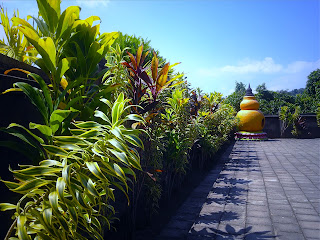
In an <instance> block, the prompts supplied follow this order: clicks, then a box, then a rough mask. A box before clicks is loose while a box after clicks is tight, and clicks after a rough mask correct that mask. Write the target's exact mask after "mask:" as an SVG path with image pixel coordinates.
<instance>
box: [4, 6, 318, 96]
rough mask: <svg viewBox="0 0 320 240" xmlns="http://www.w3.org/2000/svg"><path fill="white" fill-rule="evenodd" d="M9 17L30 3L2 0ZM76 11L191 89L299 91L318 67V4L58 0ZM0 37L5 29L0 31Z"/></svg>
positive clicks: (32, 12) (34, 11)
mask: <svg viewBox="0 0 320 240" xmlns="http://www.w3.org/2000/svg"><path fill="white" fill-rule="evenodd" d="M0 2H2V3H3V5H4V7H5V8H7V9H8V13H9V15H10V14H11V13H12V12H13V9H14V8H18V9H19V11H20V16H21V17H24V16H26V15H29V14H30V15H37V7H36V1H35V0H24V1H14V0H2V1H1V0H0ZM70 5H78V6H80V7H81V8H82V10H81V18H82V19H84V18H86V17H88V16H90V15H96V16H99V17H100V18H101V20H102V22H101V31H102V32H111V31H121V32H123V33H127V34H130V35H132V34H135V35H136V36H141V37H143V38H147V39H149V40H151V45H152V46H153V47H154V48H155V49H158V50H159V51H160V54H161V55H162V56H163V57H165V58H166V59H167V60H168V61H170V63H175V62H181V64H180V65H179V66H177V67H176V70H177V71H180V72H184V73H185V74H186V76H187V80H188V82H189V83H191V86H192V87H200V88H201V89H202V90H203V91H204V92H212V91H219V92H222V93H223V94H224V95H228V94H230V93H232V92H233V90H234V87H235V81H238V82H239V81H242V82H243V83H245V84H248V83H250V84H251V86H252V88H253V89H255V87H256V86H257V85H259V84H261V83H263V82H264V83H266V86H267V88H268V89H271V90H281V89H289V90H291V89H294V88H301V87H305V84H306V81H307V76H308V75H309V74H310V72H311V71H313V70H316V69H317V68H320V49H319V46H320V44H319V43H320V37H319V35H320V25H319V23H320V15H319V12H320V1H318V0H301V1H300V0H234V1H232V0H219V1H218V0H217V1H215V0H197V1H196V0H171V1H169V0H168V1H165V0H154V1H147V0H144V1H136V0H131V1H129V0H128V1H124V0H111V1H92V0H64V1H62V9H65V8H66V7H67V6H70ZM0 34H1V35H0V36H1V38H2V36H3V32H0Z"/></svg>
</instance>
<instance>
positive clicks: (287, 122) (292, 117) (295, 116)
mask: <svg viewBox="0 0 320 240" xmlns="http://www.w3.org/2000/svg"><path fill="white" fill-rule="evenodd" d="M300 113H301V108H300V107H299V106H297V107H295V108H294V112H292V110H291V109H290V108H289V107H288V106H283V107H281V109H280V112H279V119H280V120H281V121H282V126H281V135H283V134H284V132H285V130H286V129H287V128H288V127H289V126H292V128H293V129H292V131H291V133H292V135H294V136H299V135H300V134H301V131H300V129H299V127H298V125H300V124H299V123H301V125H303V124H304V123H303V122H302V119H301V117H300Z"/></svg>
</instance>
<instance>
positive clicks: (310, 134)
mask: <svg viewBox="0 0 320 240" xmlns="http://www.w3.org/2000/svg"><path fill="white" fill-rule="evenodd" d="M301 116H302V117H303V118H304V119H305V121H306V129H305V130H303V131H302V135H301V136H299V137H301V138H320V128H319V127H318V126H317V119H316V115H315V114H302V115H301ZM265 118H266V124H265V127H264V129H263V131H264V132H266V133H267V134H268V138H295V136H293V135H292V134H291V131H292V127H291V126H290V127H288V128H287V129H286V130H285V131H284V132H283V133H281V126H282V121H281V120H280V119H279V116H278V115H266V116H265Z"/></svg>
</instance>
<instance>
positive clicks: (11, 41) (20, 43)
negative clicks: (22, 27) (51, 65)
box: [0, 6, 37, 64]
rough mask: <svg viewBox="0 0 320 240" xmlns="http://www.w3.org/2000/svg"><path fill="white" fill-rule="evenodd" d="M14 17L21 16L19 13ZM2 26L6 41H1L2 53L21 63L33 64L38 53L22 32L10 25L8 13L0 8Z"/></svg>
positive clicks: (0, 51) (0, 48)
mask: <svg viewBox="0 0 320 240" xmlns="http://www.w3.org/2000/svg"><path fill="white" fill-rule="evenodd" d="M13 16H14V17H16V16H19V11H18V10H17V13H16V12H14V14H13ZM0 17H1V25H2V27H3V30H4V33H5V36H6V40H5V39H2V40H0V53H1V54H3V55H6V56H8V57H11V58H14V59H17V60H19V61H21V62H26V63H29V64H30V63H31V62H32V61H31V60H35V59H36V57H35V56H36V55H37V52H36V51H35V50H34V49H33V48H32V47H31V46H30V44H29V43H28V41H27V39H26V38H25V37H24V36H23V34H22V32H21V31H19V29H17V28H16V27H14V26H13V24H12V23H10V20H9V17H8V14H7V11H5V10H4V8H3V7H1V6H0Z"/></svg>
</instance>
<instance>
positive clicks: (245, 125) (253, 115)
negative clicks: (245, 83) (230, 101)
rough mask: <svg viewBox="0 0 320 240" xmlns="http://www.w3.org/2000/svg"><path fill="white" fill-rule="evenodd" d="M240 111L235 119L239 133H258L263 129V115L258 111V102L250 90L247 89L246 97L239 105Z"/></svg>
mask: <svg viewBox="0 0 320 240" xmlns="http://www.w3.org/2000/svg"><path fill="white" fill-rule="evenodd" d="M240 108H241V111H239V112H238V114H237V117H238V118H239V120H240V122H239V125H238V128H239V130H240V131H246V132H260V131H262V129H263V128H264V124H265V118H264V115H263V113H262V112H261V111H260V110H258V109H259V102H258V101H257V100H256V98H255V96H254V94H253V93H252V89H251V88H250V84H249V87H248V89H247V91H246V95H245V96H244V97H243V100H242V102H241V103H240Z"/></svg>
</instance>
